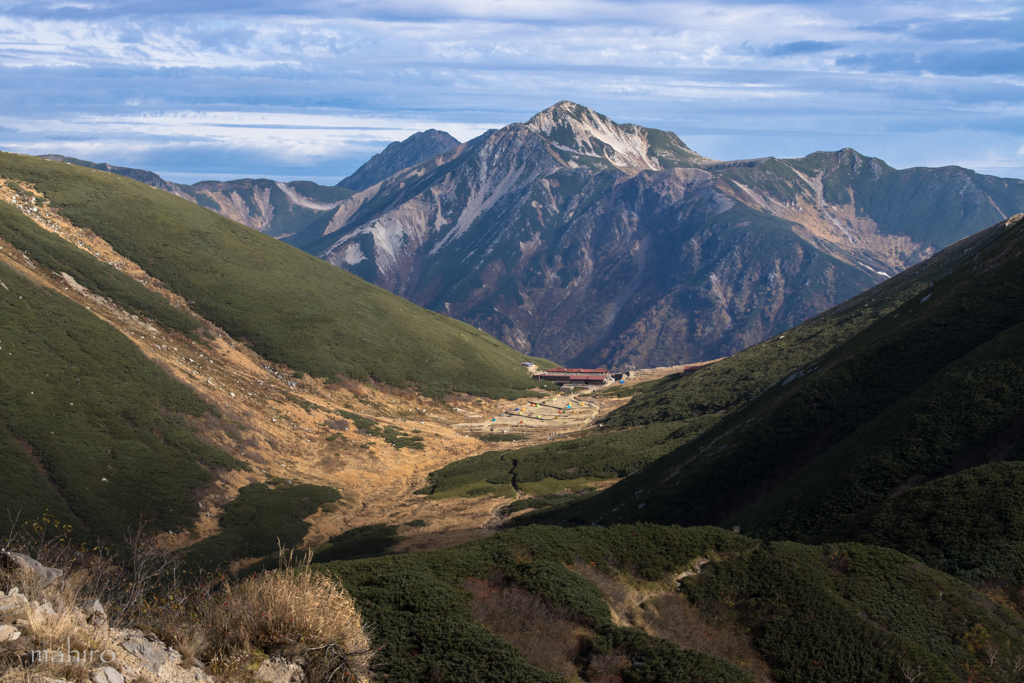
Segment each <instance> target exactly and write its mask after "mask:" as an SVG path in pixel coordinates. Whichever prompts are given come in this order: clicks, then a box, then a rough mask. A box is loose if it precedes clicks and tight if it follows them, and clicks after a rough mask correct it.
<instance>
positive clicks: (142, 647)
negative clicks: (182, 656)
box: [121, 639, 171, 674]
mask: <svg viewBox="0 0 1024 683" xmlns="http://www.w3.org/2000/svg"><path fill="white" fill-rule="evenodd" d="M121 647H123V648H124V649H125V651H127V652H129V653H131V654H133V655H135V656H136V657H138V658H139V659H140V660H141V661H142V663H143V664H145V665H146V666H147V667H148V668H149V670H150V671H152V672H153V673H155V674H158V673H160V669H162V668H163V666H164V664H166V663H167V662H168V661H170V659H171V653H170V651H169V650H168V648H167V647H166V646H165V645H164V644H163V643H151V642H149V641H148V640H142V639H134V640H128V641H126V642H125V643H123V644H122V645H121Z"/></svg>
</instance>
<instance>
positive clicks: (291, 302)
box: [0, 154, 534, 396]
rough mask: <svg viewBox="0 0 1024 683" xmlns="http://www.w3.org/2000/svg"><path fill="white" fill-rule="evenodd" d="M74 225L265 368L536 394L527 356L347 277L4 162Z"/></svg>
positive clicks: (112, 181)
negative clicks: (243, 345)
mask: <svg viewBox="0 0 1024 683" xmlns="http://www.w3.org/2000/svg"><path fill="white" fill-rule="evenodd" d="M0 175H2V176H4V177H8V178H10V177H14V178H18V179H20V180H23V181H26V182H30V183H34V184H36V186H37V187H38V189H39V190H40V191H41V192H43V193H44V194H45V195H46V196H47V197H48V198H49V199H50V200H51V202H53V203H54V204H55V205H56V206H59V207H60V208H61V210H62V211H63V213H64V215H66V216H67V217H68V218H69V219H70V220H71V221H72V222H74V223H76V224H77V225H79V226H81V227H88V228H91V229H92V230H94V231H95V232H96V233H97V234H99V235H101V236H102V237H103V238H105V239H106V240H107V241H108V242H110V243H111V244H112V245H113V246H114V248H115V249H117V250H118V251H119V252H121V253H122V254H124V255H125V256H127V257H128V258H130V259H132V260H133V261H135V262H137V263H139V264H140V265H141V266H142V267H143V268H145V269H147V271H148V272H150V274H151V275H153V276H155V277H157V278H159V279H161V280H162V281H163V282H164V283H165V284H166V285H167V286H168V287H170V288H171V289H172V290H173V291H175V292H176V293H178V294H180V295H181V296H183V297H184V298H185V299H187V300H189V301H190V302H192V305H193V307H194V309H195V310H196V311H197V312H198V313H200V314H201V315H203V316H205V317H207V318H209V319H211V320H212V321H213V322H215V323H217V324H218V325H220V326H221V327H223V328H224V329H225V330H227V331H228V332H229V333H230V334H231V335H232V336H234V337H236V338H242V339H247V340H249V341H250V342H251V343H252V345H253V347H254V348H255V349H256V350H257V351H258V352H259V353H260V354H262V355H264V356H265V357H267V358H269V359H271V360H273V361H277V362H283V363H287V364H288V365H290V366H292V367H293V368H295V369H297V370H301V371H304V372H307V373H310V374H313V375H316V376H320V377H333V376H334V375H335V374H337V373H341V374H344V375H347V376H351V377H355V378H366V377H372V378H374V379H375V380H377V381H380V382H384V383H387V384H392V385H396V386H404V385H406V384H415V385H417V386H419V387H420V389H421V390H422V391H423V392H424V393H426V394H428V395H443V394H445V393H448V392H451V391H466V392H469V393H474V394H480V395H487V396H507V395H511V394H514V393H515V392H517V391H522V390H525V389H529V388H531V387H533V386H534V383H533V382H532V381H531V380H530V379H529V376H528V374H527V373H526V372H525V370H523V368H521V367H520V365H519V363H520V362H521V361H522V360H525V356H523V355H521V354H519V353H516V352H515V351H513V350H512V349H510V348H509V347H507V346H505V345H503V344H501V343H500V342H498V341H496V340H495V339H493V338H491V337H489V336H488V335H486V334H484V333H482V332H480V331H479V330H476V329H475V328H473V327H471V326H469V325H466V324H465V323H461V322H458V321H456V320H452V319H450V318H447V317H445V316H442V315H439V314H436V313H432V312H430V311H427V310H424V309H421V308H419V307H418V306H414V305H413V304H410V303H408V302H406V301H404V300H402V299H400V298H398V297H396V296H394V295H391V294H389V293H387V292H385V291H384V290H382V289H380V288H377V287H374V286H373V285H369V284H367V283H366V282H364V281H362V280H360V279H359V278H357V277H355V276H353V275H351V274H350V273H347V272H345V271H343V270H341V269H339V268H335V267H333V266H331V265H329V264H327V263H324V262H323V261H320V260H319V259H317V258H315V257H313V256H310V255H308V254H305V253H303V252H301V251H299V250H297V249H293V248H291V247H288V246H286V245H283V244H281V243H279V242H277V241H275V240H273V239H271V238H269V237H266V236H265V235H261V234H259V233H257V232H256V231H254V230H251V229H249V228H246V227H245V226H242V225H239V224H237V223H234V222H233V221H229V220H227V219H226V218H223V217H221V216H218V215H216V214H214V213H212V212H210V211H207V210H204V209H202V208H201V207H198V206H196V205H194V204H192V203H190V202H187V201H185V200H183V199H181V198H179V197H174V196H172V195H169V194H167V193H163V192H158V191H156V190H153V189H152V188H149V187H148V186H146V185H143V184H141V183H137V182H135V181H132V180H129V179H127V178H123V177H120V176H116V175H113V174H109V173H103V172H100V171H95V170H92V169H87V168H81V167H76V166H71V165H68V164H62V163H58V162H49V161H43V160H39V159H34V158H30V157H24V156H18V155H12V154H0Z"/></svg>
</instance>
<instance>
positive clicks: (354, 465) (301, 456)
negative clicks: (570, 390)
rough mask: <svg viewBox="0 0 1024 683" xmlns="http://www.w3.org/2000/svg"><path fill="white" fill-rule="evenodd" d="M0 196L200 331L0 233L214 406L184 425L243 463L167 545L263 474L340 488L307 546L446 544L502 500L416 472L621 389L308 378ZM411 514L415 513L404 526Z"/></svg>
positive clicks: (206, 495)
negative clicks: (429, 386)
mask: <svg viewBox="0 0 1024 683" xmlns="http://www.w3.org/2000/svg"><path fill="white" fill-rule="evenodd" d="M0 199H2V200H3V201H5V202H8V203H9V204H11V205H13V206H15V207H17V208H19V209H20V210H21V211H22V213H24V214H25V215H26V216H27V217H29V218H31V219H32V220H33V221H35V223H36V224H37V225H39V226H40V227H42V228H43V229H45V230H47V231H49V232H51V233H55V234H58V235H60V236H61V237H63V238H64V239H66V240H67V241H69V242H71V243H72V244H75V245H77V246H78V247H79V248H80V249H82V250H84V251H87V252H88V253H90V254H92V255H95V256H96V258H98V259H100V260H101V261H103V262H105V263H107V264H109V265H111V266H113V267H115V268H117V269H118V270H120V271H121V272H123V273H125V274H127V275H129V276H131V277H133V278H134V279H136V280H137V281H138V282H140V283H142V284H143V285H145V286H146V287H147V288H148V289H150V290H151V291H154V292H157V293H159V294H160V295H162V296H164V297H166V298H167V299H168V301H169V303H170V304H171V305H172V306H174V307H175V308H178V309H179V310H182V311H184V312H187V313H189V314H190V315H193V316H194V317H195V318H196V328H202V329H203V330H204V332H203V333H202V334H201V335H199V336H197V337H196V338H189V337H186V336H185V335H182V334H180V333H177V332H171V331H168V330H166V329H164V328H162V327H160V326H158V325H154V324H151V323H150V322H147V321H146V320H145V319H143V318H140V317H138V316H136V315H133V314H131V313H129V312H127V311H125V310H123V309H122V308H120V307H119V306H117V305H116V304H114V303H112V302H111V301H110V300H109V299H105V298H101V297H99V296H96V295H95V294H93V293H92V292H91V291H89V290H88V289H86V288H84V287H81V286H80V285H79V284H78V283H77V282H75V281H74V279H73V278H71V277H70V276H68V275H66V274H63V273H54V272H51V271H50V270H48V269H46V268H44V267H41V266H39V265H38V264H36V263H35V262H33V261H32V260H31V259H29V258H28V257H27V256H26V255H25V254H23V253H22V252H21V251H19V250H18V249H16V248H15V247H14V246H13V245H11V244H10V243H7V242H4V241H2V240H0V262H3V263H5V264H7V265H8V266H10V267H11V268H13V269H14V270H16V271H17V272H18V273H20V274H22V275H24V276H25V277H27V278H29V279H30V280H31V281H32V282H34V283H36V284H37V285H39V286H43V287H46V288H49V289H51V290H53V291H55V292H58V293H60V294H62V295H63V296H65V297H67V298H69V299H71V300H73V301H75V302H77V303H78V304H80V305H81V306H83V307H85V308H87V309H88V310H90V311H91V312H92V313H93V314H94V315H96V316H98V317H99V318H101V319H103V320H104V321H106V322H107V323H109V324H110V325H112V326H113V327H115V328H116V329H118V330H119V331H120V332H122V333H123V334H124V335H125V336H126V337H128V338H129V339H131V340H132V342H134V343H135V344H136V346H137V347H138V348H139V349H140V350H141V351H142V352H143V353H145V354H146V356H147V357H149V358H150V359H151V360H153V361H154V362H156V363H157V364H158V365H160V366H161V367H162V368H163V369H164V370H165V371H166V372H168V374H170V375H171V376H172V377H174V378H176V379H178V380H180V381H181V382H183V383H185V384H186V385H188V386H189V387H191V388H192V389H194V390H195V391H196V392H197V393H198V394H199V395H200V396H202V397H203V398H204V399H205V400H207V401H208V402H210V403H211V404H213V405H215V406H216V407H217V408H218V409H219V410H220V412H221V417H216V416H212V415H208V416H206V417H205V418H203V419H198V420H197V419H191V422H192V427H193V428H194V429H196V430H197V432H198V433H199V435H200V438H201V439H202V440H204V441H206V442H207V443H209V444H211V445H216V446H219V447H221V448H223V449H224V450H226V451H228V452H229V453H231V455H233V456H234V457H236V458H238V459H239V460H242V461H244V462H247V463H249V464H250V465H251V466H252V470H251V471H250V472H242V471H237V470H236V471H225V472H218V473H216V474H217V479H216V481H215V482H213V483H211V484H209V485H208V486H206V487H204V489H203V490H202V491H200V492H199V496H198V499H199V502H200V504H201V506H202V509H203V513H202V516H201V518H200V521H199V523H198V525H197V527H196V529H195V530H194V531H193V532H192V533H191V534H189V535H188V536H185V535H182V534H178V535H174V534H171V533H168V534H167V535H166V537H165V539H164V542H165V543H167V544H168V545H171V546H184V545H188V544H190V543H192V542H194V541H196V540H198V539H201V538H206V537H208V536H211V535H213V534H215V533H217V531H218V525H217V521H216V520H217V517H218V515H219V513H220V511H221V508H222V506H223V505H224V504H225V503H227V502H229V501H231V500H233V499H234V498H235V496H236V495H237V493H238V490H239V489H240V488H241V487H243V486H246V485H247V484H251V483H255V482H263V481H267V480H268V479H271V480H272V479H274V478H278V479H281V480H284V481H288V480H293V481H296V482H297V483H298V482H302V483H310V484H318V485H324V486H330V487H333V488H337V489H338V490H339V491H340V492H341V495H342V500H341V501H339V502H338V503H334V504H329V505H328V506H327V508H326V509H325V510H322V511H321V512H318V513H317V514H316V515H314V516H313V517H312V518H310V519H309V521H310V522H311V528H310V531H309V533H308V534H307V536H306V538H305V543H304V544H305V545H306V546H307V547H315V546H318V545H320V544H322V543H324V542H326V541H327V539H329V538H330V537H331V536H334V535H337V534H339V533H341V532H343V531H346V530H349V529H353V528H356V527H360V526H366V525H372V524H389V525H398V526H399V533H400V534H401V535H402V536H403V537H405V539H406V540H405V541H403V542H402V543H401V544H400V545H399V546H398V548H397V549H398V550H399V551H410V550H422V549H429V548H439V547H446V546H450V545H455V544H458V543H462V542H464V541H466V540H470V539H473V538H477V537H481V536H486V535H489V534H491V533H493V532H494V530H493V527H495V526H496V524H495V520H496V519H497V514H498V513H497V511H498V509H500V508H501V507H502V506H504V505H506V504H507V502H508V501H507V499H505V498H500V499H495V498H493V497H490V496H487V497H480V498H449V499H441V500H436V499H431V498H428V497H426V496H422V495H416V494H415V493H414V492H415V491H416V490H418V489H420V488H422V487H423V486H424V485H425V484H426V481H427V475H428V474H429V473H430V472H432V471H435V470H438V469H440V468H442V467H444V466H445V465H447V464H449V463H452V462H454V461H457V460H461V459H463V458H467V457H470V456H473V455H478V454H480V453H483V452H486V451H489V450H496V449H501V448H502V445H501V444H495V443H489V442H487V441H484V440H481V439H480V438H478V437H480V436H487V435H492V434H495V435H496V434H499V433H505V432H508V433H516V434H517V435H518V436H521V437H522V439H521V440H518V441H517V442H516V446H517V447H518V446H524V445H529V444H531V443H542V442H548V441H553V440H557V439H562V438H566V437H567V436H569V435H570V434H573V433H576V432H579V431H580V430H582V429H585V428H587V427H589V426H590V425H593V424H596V423H599V422H600V421H601V420H602V419H603V418H604V417H605V416H606V415H607V414H608V413H609V412H611V411H612V410H614V409H615V408H618V407H620V406H621V405H623V404H624V403H626V402H628V401H629V399H628V398H616V397H613V396H608V395H601V394H596V395H595V393H594V392H593V391H582V392H578V393H577V394H575V395H569V396H566V395H560V394H550V395H549V396H547V397H546V398H543V399H537V398H534V399H520V400H517V401H508V400H500V401H495V400H490V399H475V398H472V397H466V396H462V397H459V398H458V399H455V398H452V397H450V398H449V399H447V400H446V401H436V400H430V399H424V398H422V397H420V396H419V395H418V394H415V393H414V392H412V391H400V390H395V389H392V388H389V387H385V386H382V385H373V384H372V383H370V384H367V383H361V382H356V381H352V380H344V381H342V382H341V383H339V384H325V383H324V382H323V381H322V380H320V379H315V378H310V377H300V376H296V375H295V374H294V373H292V372H291V371H290V370H289V369H288V368H287V367H285V366H280V365H275V364H271V363H269V362H268V361H266V360H265V359H264V358H262V357H260V356H259V355H258V354H257V353H255V352H254V351H253V350H252V349H251V348H250V347H249V346H247V345H246V344H244V343H241V342H239V341H237V340H235V339H232V338H231V337H230V336H229V335H228V334H227V333H226V332H225V331H224V330H222V329H220V328H218V327H217V326H216V325H214V324H213V323H211V322H210V321H208V320H205V319H203V318H202V317H200V316H198V315H197V314H195V313H194V312H193V311H191V310H190V309H189V306H188V303H187V302H186V301H184V300H183V299H182V298H181V297H179V296H177V295H175V294H173V293H171V292H170V291H169V290H168V289H166V288H165V287H164V286H163V285H162V283H160V282H159V281H158V280H156V279H155V278H153V277H151V276H150V275H149V274H148V273H146V271H145V270H144V269H143V268H142V267H140V266H139V265H138V264H136V263H133V262H131V261H130V260H129V259H127V258H126V257H125V256H123V255H122V254H119V253H118V252H117V251H116V250H115V249H113V247H111V245H110V244H108V243H107V242H105V241H104V240H103V239H102V238H100V237H98V236H97V235H96V234H95V233H93V232H92V231H90V230H88V229H83V228H80V227H78V226H75V225H74V224H72V223H71V222H69V221H68V220H66V219H65V218H63V217H62V216H61V215H60V214H59V213H57V212H56V211H53V210H52V209H51V208H50V207H49V205H48V204H46V205H43V204H42V202H40V204H39V205H35V206H33V205H30V204H28V203H27V202H25V201H23V199H22V198H21V197H19V195H18V194H17V193H15V192H13V191H12V190H11V189H10V188H8V187H7V186H4V185H0ZM679 370H680V367H674V368H657V369H653V370H644V371H639V373H637V374H638V376H639V379H643V380H647V379H656V378H658V377H660V376H664V375H667V374H671V373H672V372H678V371H679ZM525 371H526V370H525V368H524V372H525ZM632 381H638V380H636V379H634V380H632ZM566 405H571V406H572V407H571V408H566V407H565V406H566ZM560 411H561V412H560ZM343 414H349V415H351V414H356V415H358V416H360V417H363V418H369V419H371V420H373V421H375V422H376V426H378V427H380V428H383V429H386V428H388V427H392V428H394V429H397V430H402V431H403V432H405V433H406V434H407V435H409V436H416V437H420V438H421V439H422V441H420V442H419V443H420V444H421V445H422V448H421V449H415V448H409V447H396V446H397V445H399V444H395V445H393V444H390V443H388V442H387V440H386V438H382V437H381V436H380V435H379V434H378V435H373V434H371V433H367V432H366V431H364V430H363V429H359V428H358V427H357V425H356V424H354V423H351V422H350V420H346V419H343ZM527 422H529V424H528V425H527V424H526V423H527ZM611 483H613V482H611V481H609V482H607V483H606V484H605V485H610V484H611ZM603 487H604V486H599V488H603ZM417 520H418V521H417ZM413 521H416V526H408V523H409V522H413ZM242 564H244V561H243V562H242Z"/></svg>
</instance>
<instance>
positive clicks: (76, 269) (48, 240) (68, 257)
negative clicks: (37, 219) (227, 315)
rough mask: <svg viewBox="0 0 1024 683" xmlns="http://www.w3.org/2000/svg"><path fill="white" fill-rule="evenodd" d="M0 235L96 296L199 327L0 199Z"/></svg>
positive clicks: (163, 320) (171, 324) (183, 327)
mask: <svg viewBox="0 0 1024 683" xmlns="http://www.w3.org/2000/svg"><path fill="white" fill-rule="evenodd" d="M0 238H3V239H5V240H7V241H8V242H10V243H11V244H12V245H14V247H16V248H17V249H19V250H21V251H22V252H24V253H25V254H27V255H28V256H29V258H31V259H32V260H33V261H35V262H36V263H38V264H39V265H41V266H43V267H44V268H48V269H50V270H52V271H53V272H54V273H62V272H63V273H67V274H68V275H70V276H72V277H73V278H74V279H75V281H76V282H78V284H80V285H82V286H83V287H85V288H87V289H89V290H90V291H91V292H93V293H94V294H96V295H97V296H101V297H107V298H109V299H110V300H111V301H114V302H115V303H116V304H118V305H119V306H121V307H122V308H124V309H125V310H126V311H129V312H131V313H135V314H137V315H144V316H146V317H148V318H151V319H152V320H154V321H155V322H157V323H158V324H160V325H161V326H163V327H165V328H167V329H169V330H176V331H178V332H181V333H183V334H190V333H192V332H193V331H195V330H196V329H197V328H198V327H200V323H199V321H198V320H196V319H195V318H194V317H193V316H191V315H189V314H188V313H185V312H184V311H180V310H178V309H176V308H174V307H173V306H171V305H170V304H169V303H168V302H167V299H165V298H164V297H162V296H160V295H159V294H157V293H156V292H152V291H150V290H148V289H146V288H145V287H143V286H142V285H141V284H139V283H138V282H136V281H135V280H134V279H133V278H131V277H129V276H127V275H125V274H124V273H122V272H121V271H119V270H117V269H116V268H113V267H111V266H109V265H107V264H106V263H103V262H102V261H99V260H98V259H96V258H94V257H93V256H92V255H91V254H89V253H87V252H85V251H83V250H82V249H79V248H78V247H76V246H75V245H73V244H71V243H70V242H68V241H67V240H65V239H63V238H61V237H59V236H58V235H55V234H53V233H50V232H46V231H45V230H41V229H40V228H39V226H37V225H36V224H35V223H34V222H33V221H31V220H29V219H28V218H26V217H25V216H24V214H22V213H21V211H19V210H18V209H16V208H15V207H13V206H11V205H10V204H8V203H6V202H0Z"/></svg>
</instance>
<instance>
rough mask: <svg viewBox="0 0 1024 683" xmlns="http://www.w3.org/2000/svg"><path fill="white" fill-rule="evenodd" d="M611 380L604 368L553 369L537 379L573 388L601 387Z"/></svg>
mask: <svg viewBox="0 0 1024 683" xmlns="http://www.w3.org/2000/svg"><path fill="white" fill-rule="evenodd" d="M610 378H611V375H610V374H609V373H608V371H607V370H605V369H604V368H553V369H551V370H548V371H547V372H544V373H542V374H540V375H537V379H541V380H546V381H548V382H554V383H555V384H558V385H572V386H595V385H601V384H604V383H605V382H607V381H608V380H609V379H610Z"/></svg>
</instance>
